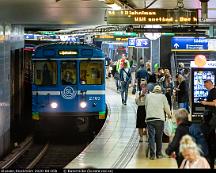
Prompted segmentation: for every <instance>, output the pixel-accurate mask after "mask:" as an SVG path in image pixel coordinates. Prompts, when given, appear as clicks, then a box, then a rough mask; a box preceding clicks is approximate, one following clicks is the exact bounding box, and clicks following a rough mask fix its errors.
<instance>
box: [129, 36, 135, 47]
mask: <svg viewBox="0 0 216 173" xmlns="http://www.w3.org/2000/svg"><path fill="white" fill-rule="evenodd" d="M135 42H136V38H128V47H135Z"/></svg>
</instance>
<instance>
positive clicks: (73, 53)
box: [58, 50, 78, 56]
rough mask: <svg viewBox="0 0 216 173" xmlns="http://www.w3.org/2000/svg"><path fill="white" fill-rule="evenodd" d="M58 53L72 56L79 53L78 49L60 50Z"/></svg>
mask: <svg viewBox="0 0 216 173" xmlns="http://www.w3.org/2000/svg"><path fill="white" fill-rule="evenodd" d="M58 54H59V55H62V56H68V55H71V56H72V55H77V54H78V51H77V50H60V51H58Z"/></svg>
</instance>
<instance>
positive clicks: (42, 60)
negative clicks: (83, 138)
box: [32, 43, 107, 135]
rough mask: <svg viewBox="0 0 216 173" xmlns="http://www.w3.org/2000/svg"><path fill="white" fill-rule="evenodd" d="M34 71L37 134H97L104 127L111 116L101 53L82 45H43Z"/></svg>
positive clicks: (35, 56)
mask: <svg viewBox="0 0 216 173" xmlns="http://www.w3.org/2000/svg"><path fill="white" fill-rule="evenodd" d="M32 71H33V79H32V119H33V121H34V124H35V133H36V134H39V135H41V134H49V135H50V134H52V133H57V132H59V131H62V130H64V132H65V133H69V134H72V133H77V134H79V133H82V132H84V133H85V132H88V133H95V132H96V131H97V130H98V128H99V127H101V125H102V124H103V123H104V121H105V119H106V114H107V107H106V102H105V59H104V54H103V52H102V50H101V49H99V48H97V47H96V46H94V45H89V44H78V43H48V44H42V45H39V46H37V47H36V48H35V51H34V53H33V55H32ZM41 132H43V133H41Z"/></svg>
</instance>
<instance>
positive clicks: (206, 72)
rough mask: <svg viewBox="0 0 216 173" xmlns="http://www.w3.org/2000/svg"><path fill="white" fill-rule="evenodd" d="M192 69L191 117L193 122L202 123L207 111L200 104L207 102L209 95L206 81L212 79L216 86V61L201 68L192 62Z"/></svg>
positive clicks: (203, 64) (207, 62) (209, 62)
mask: <svg viewBox="0 0 216 173" xmlns="http://www.w3.org/2000/svg"><path fill="white" fill-rule="evenodd" d="M190 68H191V76H190V96H191V97H190V98H191V105H190V106H191V116H192V121H193V122H200V121H201V119H202V117H203V112H204V110H205V107H204V106H203V105H202V104H201V103H200V102H201V101H203V100H205V99H206V97H207V95H208V90H207V89H206V88H205V87H204V81H205V80H206V79H210V80H211V81H212V82H213V84H214V85H215V84H216V61H206V62H205V63H202V65H201V66H200V65H199V64H198V65H197V63H196V62H195V61H191V64H190Z"/></svg>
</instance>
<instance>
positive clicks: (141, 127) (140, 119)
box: [135, 81, 148, 142]
mask: <svg viewBox="0 0 216 173" xmlns="http://www.w3.org/2000/svg"><path fill="white" fill-rule="evenodd" d="M140 88H141V91H138V92H136V98H135V102H136V104H137V105H138V108H137V119H136V128H138V131H139V135H140V140H139V142H143V135H144V134H146V127H147V125H146V122H145V118H146V110H145V95H146V94H147V92H148V90H147V81H141V84H140Z"/></svg>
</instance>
